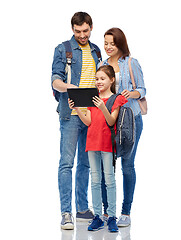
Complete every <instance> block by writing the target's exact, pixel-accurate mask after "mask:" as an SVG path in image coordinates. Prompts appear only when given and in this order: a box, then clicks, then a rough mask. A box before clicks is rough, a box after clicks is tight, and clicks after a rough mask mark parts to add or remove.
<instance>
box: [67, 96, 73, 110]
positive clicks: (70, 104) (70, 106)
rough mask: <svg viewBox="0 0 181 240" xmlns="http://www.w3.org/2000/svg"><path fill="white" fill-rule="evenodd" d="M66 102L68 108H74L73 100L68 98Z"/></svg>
mask: <svg viewBox="0 0 181 240" xmlns="http://www.w3.org/2000/svg"><path fill="white" fill-rule="evenodd" d="M68 104H69V108H70V109H75V107H74V102H73V100H71V99H70V98H69V99H68Z"/></svg>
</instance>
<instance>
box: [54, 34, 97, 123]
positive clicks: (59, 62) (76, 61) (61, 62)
mask: <svg viewBox="0 0 181 240" xmlns="http://www.w3.org/2000/svg"><path fill="white" fill-rule="evenodd" d="M70 45H71V47H72V55H73V57H72V64H71V84H74V85H76V86H79V82H80V77H81V70H82V50H81V48H80V47H79V45H78V43H77V41H76V40H75V38H74V36H73V37H72V38H71V40H70ZM89 45H90V48H91V53H92V57H93V58H94V61H95V65H96V66H97V65H98V62H99V59H98V57H97V54H96V50H95V48H94V46H93V45H92V44H91V42H89ZM66 63H67V59H66V52H65V47H64V45H63V44H59V45H58V46H57V47H56V48H55V52H54V59H53V64H52V77H51V82H52V84H53V81H54V80H55V79H60V80H62V81H64V82H65V83H66V82H67V74H66V73H65V67H66ZM57 111H58V113H59V115H60V118H61V119H65V120H69V119H70V115H71V111H72V110H71V109H70V108H69V105H68V93H67V92H62V93H61V94H60V99H59V104H58V107H57Z"/></svg>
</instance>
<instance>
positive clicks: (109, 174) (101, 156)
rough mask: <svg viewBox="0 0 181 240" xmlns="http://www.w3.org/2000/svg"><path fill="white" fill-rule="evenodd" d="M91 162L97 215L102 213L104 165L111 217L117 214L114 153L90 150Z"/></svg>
mask: <svg viewBox="0 0 181 240" xmlns="http://www.w3.org/2000/svg"><path fill="white" fill-rule="evenodd" d="M88 156H89V163H90V167H91V189H92V202H93V208H94V214H95V215H99V216H101V215H102V195H101V181H102V167H101V161H102V163H103V168H104V176H105V183H106V186H107V200H108V209H107V213H108V215H109V217H114V216H116V183H115V175H114V169H113V165H112V153H110V152H99V151H89V152H88Z"/></svg>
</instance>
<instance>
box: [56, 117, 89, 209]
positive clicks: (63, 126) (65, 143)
mask: <svg viewBox="0 0 181 240" xmlns="http://www.w3.org/2000/svg"><path fill="white" fill-rule="evenodd" d="M60 132H61V141H60V154H61V156H60V162H59V169H58V183H59V192H60V203H61V212H62V213H65V212H72V168H73V165H74V158H75V154H76V148H77V145H78V153H77V167H76V176H75V204H76V211H77V212H83V211H86V210H87V209H88V199H87V193H88V182H89V161H88V154H87V153H86V152H85V146H86V136H87V127H86V126H85V125H84V124H83V123H82V121H81V120H80V118H79V117H78V116H71V118H70V120H62V119H60Z"/></svg>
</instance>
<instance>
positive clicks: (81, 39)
mask: <svg viewBox="0 0 181 240" xmlns="http://www.w3.org/2000/svg"><path fill="white" fill-rule="evenodd" d="M72 31H73V32H74V37H75V40H76V41H77V42H78V43H79V44H80V45H86V44H87V43H88V40H89V38H90V35H91V31H92V27H90V26H89V24H87V23H85V22H84V23H83V24H82V25H81V26H79V25H76V24H74V26H73V28H72Z"/></svg>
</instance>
